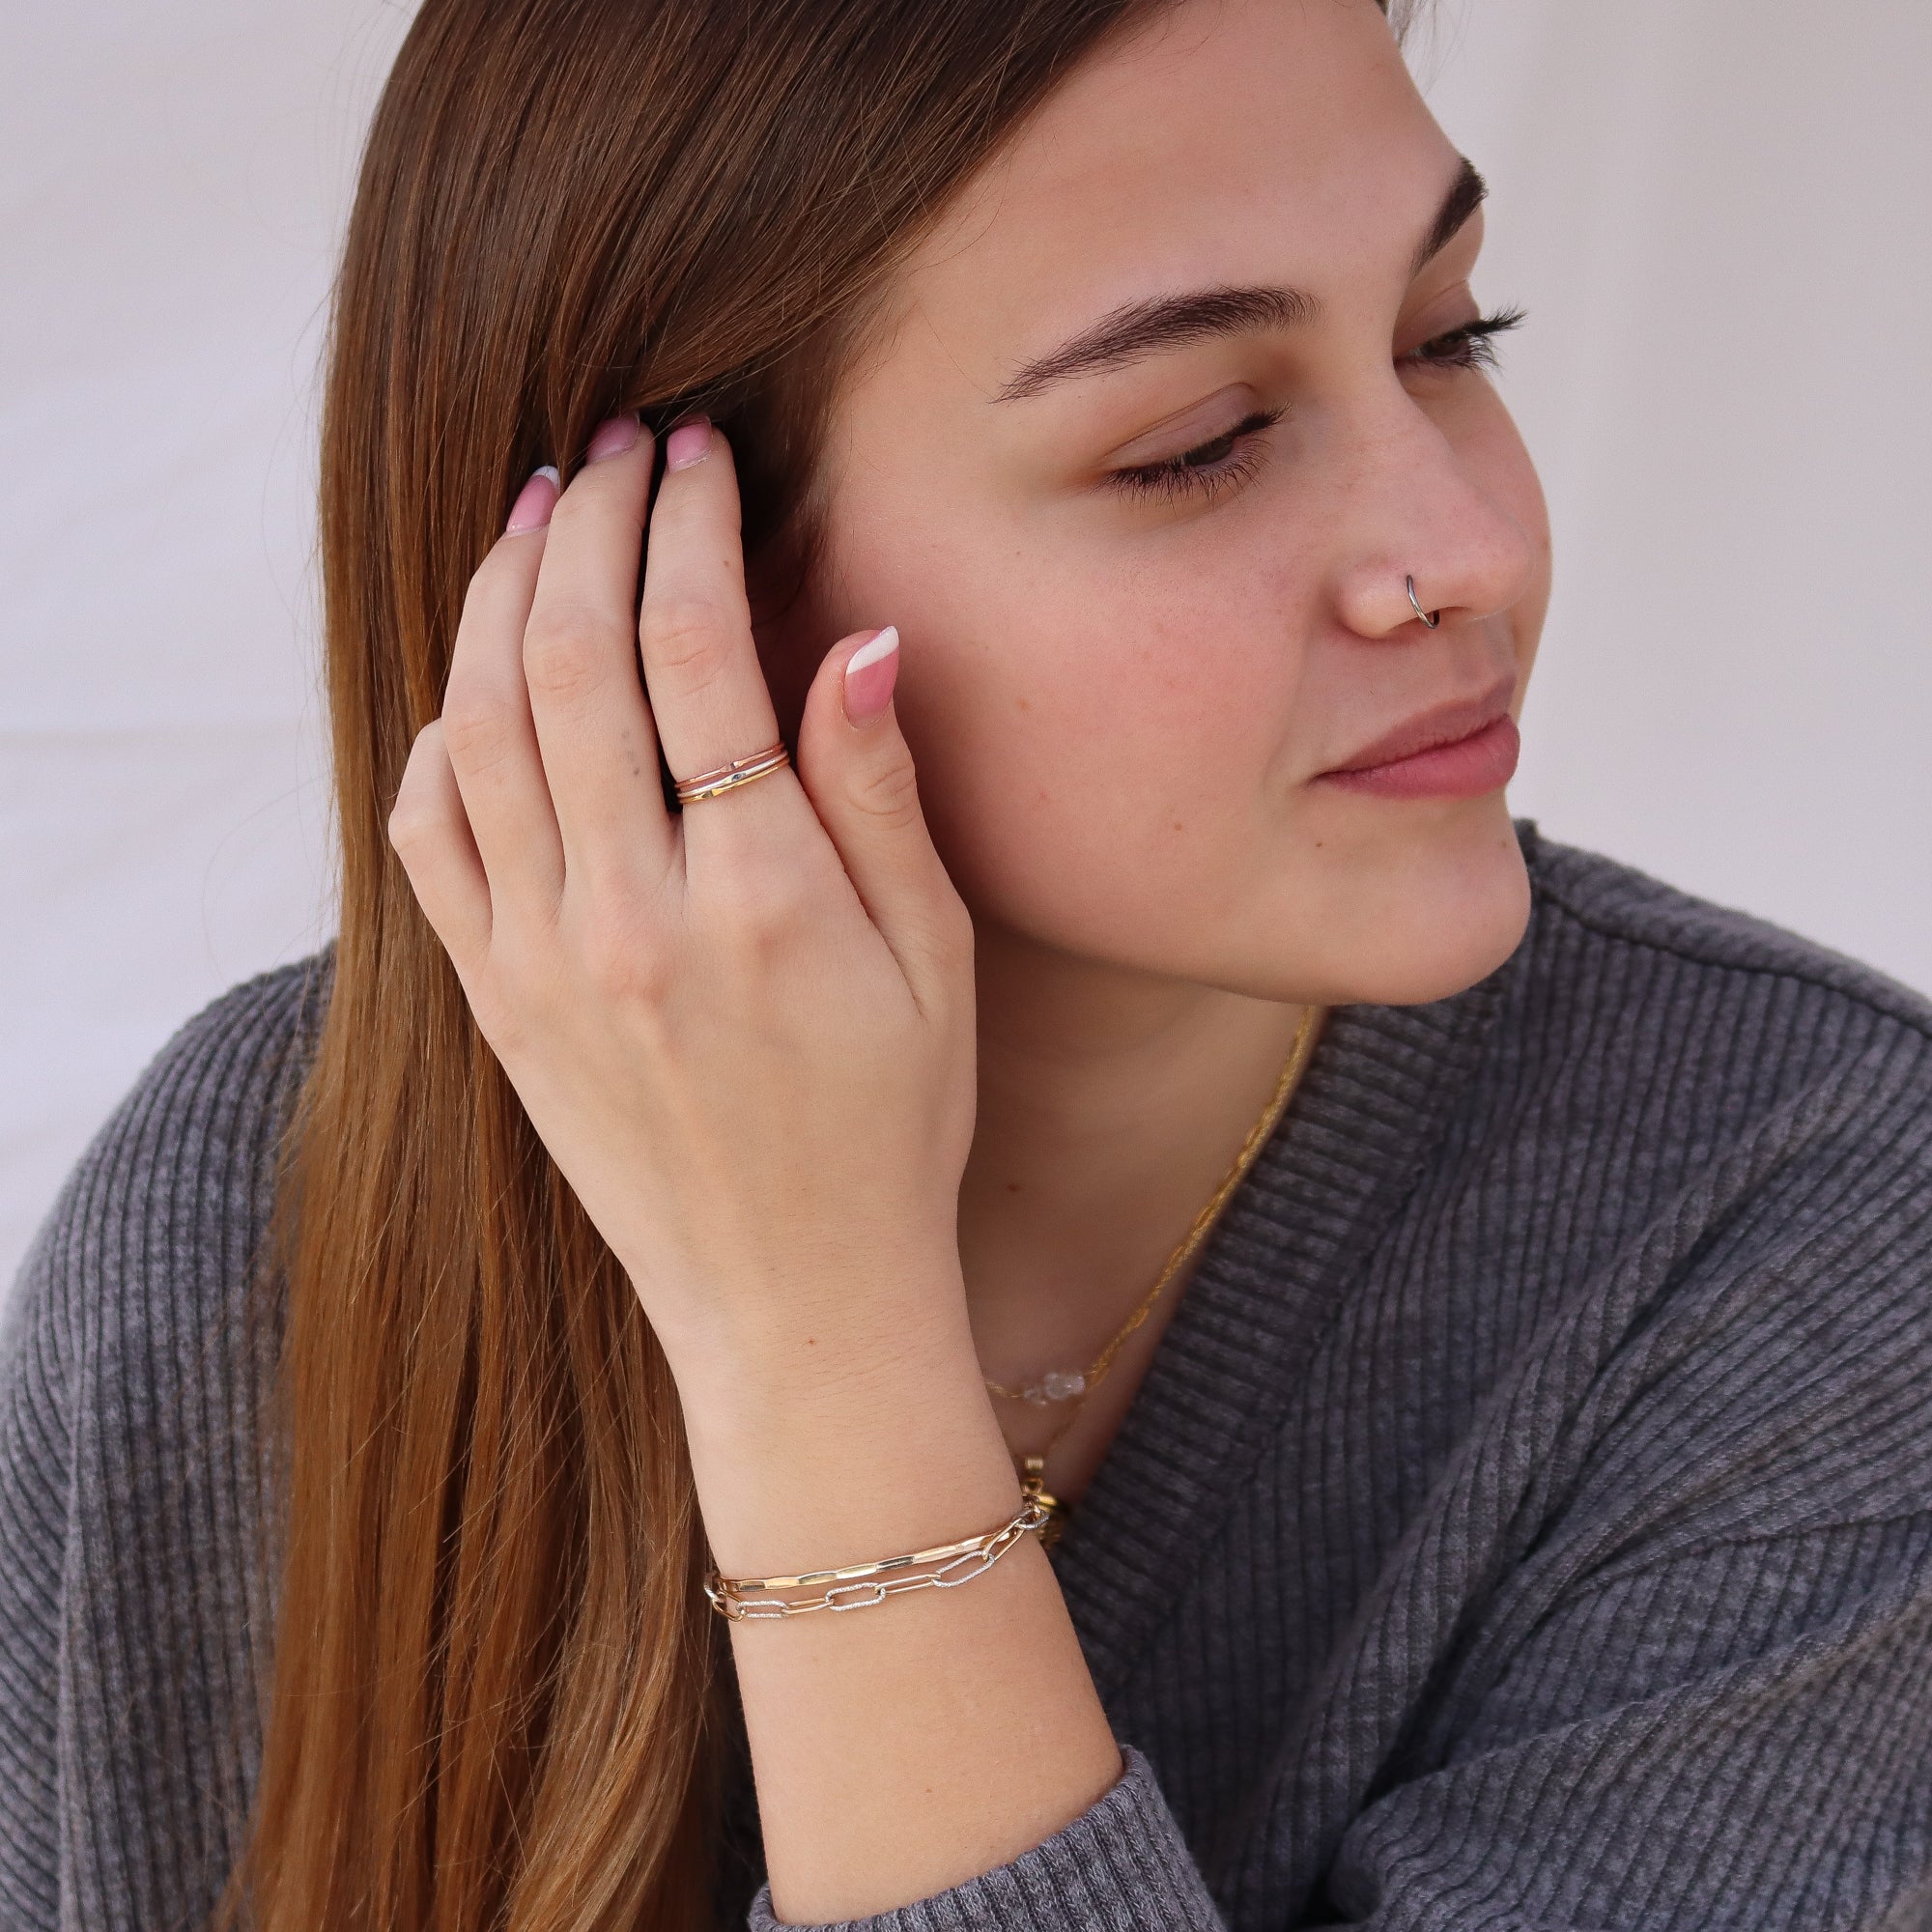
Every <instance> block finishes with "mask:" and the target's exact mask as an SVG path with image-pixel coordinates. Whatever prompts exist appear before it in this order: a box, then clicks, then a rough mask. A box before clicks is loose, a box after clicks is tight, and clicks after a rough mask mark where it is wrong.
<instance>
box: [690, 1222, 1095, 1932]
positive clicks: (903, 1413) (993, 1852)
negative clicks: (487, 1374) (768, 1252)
mask: <svg viewBox="0 0 1932 1932" xmlns="http://www.w3.org/2000/svg"><path fill="white" fill-rule="evenodd" d="M929 1265H930V1270H931V1273H932V1275H933V1279H932V1281H931V1283H930V1286H929V1291H928V1292H927V1293H923V1294H920V1295H917V1296H915V1297H914V1298H913V1302H912V1303H911V1304H910V1307H916V1308H918V1309H919V1310H920V1313H919V1315H918V1316H917V1317H915V1316H914V1315H913V1314H912V1313H910V1312H909V1313H908V1317H907V1320H906V1321H904V1322H903V1323H895V1324H893V1326H894V1328H895V1331H896V1332H895V1333H892V1334H889V1335H886V1336H884V1337H881V1336H879V1335H878V1333H877V1330H876V1326H875V1327H874V1330H873V1332H872V1333H871V1334H870V1335H869V1336H868V1337H867V1339H866V1340H865V1341H863V1342H859V1341H848V1340H845V1339H842V1338H840V1337H838V1336H836V1335H833V1334H830V1333H811V1334H809V1335H808V1334H800V1335H798V1336H796V1337H795V1338H794V1339H793V1340H792V1341H791V1342H789V1343H788V1344H786V1345H784V1346H783V1347H782V1348H781V1350H778V1351H776V1352H775V1354H774V1355H772V1356H771V1357H768V1358H766V1359H763V1360H760V1361H758V1362H756V1363H747V1362H744V1361H742V1360H739V1361H735V1362H732V1363H731V1364H729V1365H728V1367H725V1366H723V1365H721V1366H720V1367H719V1368H718V1370H717V1371H716V1372H715V1373H713V1372H709V1371H706V1372H698V1371H695V1370H692V1369H689V1368H687V1369H683V1370H681V1371H680V1375H679V1385H680V1388H681V1390H682V1391H683V1396H684V1406H685V1416H686V1425H687V1430H688V1432H689V1435H690V1438H691V1447H692V1458H693V1464H694V1469H695V1473H696V1484H697V1492H698V1499H699V1504H700V1507H701V1509H702V1511H703V1515H704V1522H705V1529H706V1534H707V1536H708V1538H709V1540H710V1543H711V1548H712V1552H713V1554H714V1556H715V1558H716V1560H717V1563H718V1567H719V1569H720V1570H721V1571H722V1572H723V1573H724V1574H725V1576H727V1577H745V1576H775V1575H795V1574H797V1573H799V1572H801V1571H805V1570H809V1569H820V1568H826V1567H830V1566H832V1565H836V1564H845V1563H857V1562H866V1561H870V1560H871V1559H873V1558H876V1557H882V1556H889V1555H895V1554H898V1553H900V1552H902V1551H906V1550H912V1549H919V1548H930V1547H932V1546H934V1545H936V1544H941V1543H948V1542H952V1541H955V1540H957V1539H958V1538H960V1537H964V1536H969V1535H973V1534H976V1533H977V1532H979V1531H981V1530H985V1529H991V1528H993V1527H994V1526H996V1525H997V1524H999V1523H1001V1522H1003V1521H1005V1520H1008V1519H1009V1517H1010V1516H1011V1515H1012V1513H1013V1511H1014V1510H1015V1509H1016V1508H1017V1506H1018V1504H1019V1500H1020V1492H1019V1483H1018V1479H1017V1477H1016V1475H1015V1473H1014V1470H1013V1464H1012V1461H1011V1458H1010V1457H1009V1454H1008V1452H1007V1449H1006V1445H1005V1442H1004V1440H1003V1438H1002V1436H1001V1435H1000V1431H999V1427H998V1424H997V1423H996V1422H995V1420H994V1418H993V1412H992V1407H991V1405H990V1403H989V1402H988V1400H987V1398H986V1394H985V1389H984V1385H983V1383H982V1382H981V1379H980V1370H979V1364H978V1361H977V1359H976V1357H975V1355H974V1353H973V1350H972V1344H971V1335H970V1330H969V1329H968V1327H967V1324H966V1321H965V1315H964V1307H965V1303H964V1297H963V1291H962V1290H961V1288H960V1287H959V1285H958V1282H957V1279H956V1276H957V1268H958V1263H957V1259H956V1257H948V1258H943V1259H941V1260H939V1261H936V1262H934V1263H932V1264H929ZM949 1269H950V1270H951V1271H952V1277H953V1279H952V1280H951V1281H950V1282H949V1281H948V1280H946V1279H945V1278H944V1277H945V1275H946V1272H947V1271H948V1270H949ZM902 1278H903V1277H902V1276H901V1279H902ZM821 1305H822V1304H821ZM934 1309H956V1310H957V1311H958V1313H957V1319H956V1321H954V1320H950V1319H945V1318H942V1319H940V1320H939V1321H934V1319H933V1316H932V1314H931V1311H932V1310H934ZM819 1325H820V1326H823V1324H819ZM730 1628H731V1642H732V1649H733V1655H734V1658H735V1661H736V1665H737V1671H738V1681H739V1687H740V1690H741V1693H742V1696H743V1699H744V1706H745V1717H746V1727H747V1732H748V1735H749V1738H750V1742H751V1748H752V1761H753V1774H754V1776H755V1779H756V1785H757V1799H758V1811H759V1818H760V1821H761V1826H762V1831H763V1835H764V1845H765V1857H766V1862H767V1867H768V1872H769V1876H770V1880H771V1887H772V1909H773V1911H774V1912H775V1913H776V1915H777V1916H778V1917H779V1918H781V1919H787V1920H794V1921H804V1922H810V1921H815V1920H822V1919H837V1918H858V1917H863V1916H865V1915H867V1914H870V1913H875V1912H882V1911H886V1910H888V1909H890V1908H891V1907H893V1906H896V1905H902V1904H905V1903H907V1902H908V1901H910V1900H912V1899H915V1898H923V1897H924V1896H926V1895H928V1894H929V1893H931V1892H934V1891H938V1890H941V1889H945V1888H946V1887H948V1886H952V1885H956V1884H959V1883H961V1882H962V1881H964V1880H966V1879H968V1878H971V1877H974V1876H975V1875H977V1874H979V1873H980V1872H984V1871H988V1870H990V1869H992V1868H993V1867H995V1866H997V1865H1000V1864H1003V1863H1005V1862H1006V1861H1009V1859H1012V1858H1014V1857H1016V1856H1017V1855H1018V1854H1019V1853H1020V1852H1022V1851H1024V1850H1026V1849H1027V1848H1028V1847H1030V1846H1032V1845H1035V1844H1037V1843H1038V1842H1039V1841H1040V1840H1041V1839H1043V1838H1045V1837H1048V1836H1050V1835H1051V1834H1052V1833H1054V1832H1056V1831H1058V1830H1059V1829H1060V1828H1061V1827H1062V1826H1063V1825H1065V1824H1066V1823H1067V1822H1069V1821H1070V1820H1071V1819H1072V1818H1074V1817H1076V1816H1077V1815H1078V1814H1079V1813H1080V1812H1082V1811H1083V1810H1085V1809H1086V1808H1087V1806H1088V1805H1089V1804H1092V1803H1093V1802H1094V1799H1096V1798H1097V1797H1099V1796H1100V1794H1101V1793H1102V1792H1104V1791H1105V1790H1107V1789H1108V1787H1109V1786H1110V1785H1112V1784H1113V1783H1114V1781H1115V1779H1116V1778H1117V1777H1118V1776H1119V1775H1120V1770H1121V1757H1120V1751H1119V1748H1118V1747H1117V1746H1116V1744H1115V1741H1114V1736H1113V1731H1112V1728H1111V1726H1110V1724H1109V1722H1108V1719H1107V1717H1106V1715H1105V1713H1104V1711H1103V1710H1102V1708H1101V1706H1100V1701H1099V1698H1098V1696H1097V1694H1096V1693H1095V1691H1094V1683H1093V1678H1092V1676H1091V1675H1090V1673H1089V1671H1088V1669H1087V1663H1086V1660H1085V1658H1084V1657H1083V1655H1082V1653H1081V1650H1080V1646H1079V1642H1078V1640H1077V1638H1076V1636H1075V1634H1074V1631H1073V1626H1072V1623H1071V1621H1070V1619H1069V1618H1068V1616H1067V1612H1066V1607H1065V1602H1064V1601H1063V1599H1062V1597H1061V1594H1060V1586H1059V1583H1058V1581H1057V1579H1056V1578H1055V1577H1054V1575H1053V1571H1052V1568H1051V1566H1050V1564H1049V1563H1048V1561H1047V1557H1046V1553H1045V1551H1044V1550H1043V1549H1042V1548H1041V1547H1040V1545H1039V1542H1038V1540H1037V1537H1034V1536H1031V1535H1027V1536H1022V1537H1021V1538H1020V1539H1019V1541H1018V1543H1017V1544H1016V1545H1015V1546H1014V1547H1013V1548H1010V1549H1009V1550H1008V1551H1007V1553H1006V1554H1004V1555H1003V1556H1002V1557H1001V1558H1000V1559H999V1561H998V1562H996V1563H995V1564H993V1565H992V1567H991V1568H990V1569H988V1570H987V1571H986V1572H985V1573H984V1574H983V1575H981V1576H979V1577H975V1578H973V1580H972V1581H970V1582H968V1583H965V1584H962V1585H960V1586H959V1587H957V1588H953V1589H919V1590H910V1591H905V1592H901V1593H895V1594H894V1595H892V1596H889V1597H888V1598H886V1600H885V1601H884V1602H883V1603H880V1604H877V1605H871V1606H868V1607H866V1608H860V1609H853V1610H849V1611H834V1610H829V1609H828V1610H819V1611H814V1612H812V1613H810V1614H809V1615H805V1616H795V1617H784V1618H768V1619H756V1620H744V1621H734V1622H733V1623H732V1624H731V1627H730Z"/></svg>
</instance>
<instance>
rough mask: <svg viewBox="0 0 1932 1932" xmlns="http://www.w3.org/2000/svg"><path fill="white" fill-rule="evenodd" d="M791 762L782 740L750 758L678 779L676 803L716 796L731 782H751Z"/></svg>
mask: <svg viewBox="0 0 1932 1932" xmlns="http://www.w3.org/2000/svg"><path fill="white" fill-rule="evenodd" d="M790 763H791V753H789V752H787V751H786V750H785V748H784V741H783V740H782V739H781V740H780V741H779V742H778V743H777V744H776V745H773V746H772V747H771V748H770V749H769V750H767V751H763V752H753V753H752V755H751V756H750V757H749V758H733V759H732V760H731V762H730V763H729V764H728V765H718V766H715V767H714V768H713V769H712V770H710V771H708V772H699V773H698V775H697V776H696V778H695V779H679V780H678V781H677V802H678V803H679V804H680V805H691V804H693V803H695V802H696V800H698V799H700V798H716V797H717V796H718V794H719V793H720V792H722V791H729V790H730V789H731V787H732V786H733V785H741V784H750V783H751V782H752V781H753V779H761V778H763V777H764V775H765V774H766V773H767V772H775V771H777V770H779V769H780V767H781V766H783V765H788V764H790Z"/></svg>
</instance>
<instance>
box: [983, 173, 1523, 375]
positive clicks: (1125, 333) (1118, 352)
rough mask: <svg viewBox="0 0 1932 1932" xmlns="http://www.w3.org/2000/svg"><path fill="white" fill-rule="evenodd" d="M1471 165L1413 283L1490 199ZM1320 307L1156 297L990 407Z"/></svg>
mask: <svg viewBox="0 0 1932 1932" xmlns="http://www.w3.org/2000/svg"><path fill="white" fill-rule="evenodd" d="M1489 191H1490V190H1489V185H1488V184H1487V183H1486V182H1485V181H1484V180H1483V178H1482V176H1481V175H1480V174H1478V173H1477V172H1476V168H1475V163H1474V162H1472V161H1470V160H1469V159H1467V158H1466V157H1464V158H1463V166H1462V170H1461V172H1460V173H1459V174H1458V175H1457V177H1456V180H1455V183H1454V185H1452V186H1451V187H1450V189H1449V192H1448V194H1447V195H1445V196H1444V197H1443V201H1442V206H1441V208H1440V209H1439V210H1438V211H1437V212H1436V215H1435V221H1434V222H1433V223H1432V224H1431V225H1430V229H1429V233H1428V234H1427V235H1426V236H1424V237H1423V239H1422V241H1421V242H1420V244H1419V245H1418V246H1417V248H1416V251H1415V254H1414V257H1413V259H1412V260H1411V262H1410V265H1409V279H1410V280H1411V281H1413V280H1414V279H1415V277H1416V276H1417V275H1419V274H1420V273H1421V272H1422V271H1423V270H1424V269H1426V268H1427V267H1428V266H1429V264H1430V263H1431V262H1433V261H1434V260H1435V257H1436V256H1437V255H1439V254H1440V253H1441V252H1442V251H1443V249H1444V248H1446V247H1447V246H1448V245H1449V243H1450V242H1451V241H1454V240H1455V239H1456V237H1457V236H1458V235H1460V234H1461V233H1462V232H1463V228H1464V227H1465V226H1466V225H1467V224H1468V221H1469V218H1470V217H1471V216H1472V215H1473V214H1474V213H1475V212H1476V211H1477V209H1479V208H1480V207H1481V206H1482V205H1483V202H1484V200H1485V198H1486V197H1487V196H1488V194H1489ZM1320 313H1321V302H1320V301H1318V300H1317V299H1316V298H1315V297H1314V296H1312V295H1310V294H1308V292H1307V291H1306V290H1304V289H1290V288H1281V287H1277V286H1274V285H1271V284H1267V283H1259V284H1254V285H1250V286H1244V287H1239V288H1229V287H1225V286H1224V287H1221V288H1211V289H1195V290H1192V291H1190V292H1189V293H1188V294H1186V295H1177V296H1155V297H1152V298H1150V299H1148V300H1146V301H1137V302H1128V303H1125V304H1124V305H1123V306H1122V307H1120V308H1117V309H1110V310H1109V311H1108V312H1107V313H1106V314H1105V315H1103V316H1102V317H1101V318H1100V319H1099V321H1098V322H1096V323H1094V324H1093V325H1091V327H1087V328H1084V329H1082V330H1081V331H1080V333H1079V334H1078V335H1075V336H1072V337H1069V338H1068V340H1066V341H1065V342H1063V343H1062V344H1061V345H1060V347H1059V348H1058V349H1054V350H1049V351H1048V353H1047V354H1046V355H1040V356H1037V357H1036V358H1035V359H1034V360H1033V361H1031V362H1027V363H1024V364H1022V365H1021V367H1020V368H1019V369H1017V370H1016V371H1015V372H1014V373H1013V375H1012V377H1011V379H1010V380H1009V382H1008V383H1007V384H1006V385H1005V386H1004V387H1003V388H1001V389H1000V390H998V391H997V392H996V393H995V394H994V396H993V397H992V401H994V402H996V403H1010V402H1016V401H1018V400H1019V399H1020V398H1022V397H1025V396H1037V395H1038V394H1039V392H1040V391H1041V390H1042V389H1044V388H1045V387H1046V386H1047V385H1048V384H1052V383H1061V382H1065V381H1066V380H1068V379H1069V378H1071V377H1074V376H1091V375H1094V374H1096V373H1097V372H1098V371H1100V370H1102V369H1113V368H1118V367H1120V366H1121V365H1122V364H1124V363H1128V362H1137V361H1139V360H1140V359H1141V357H1143V356H1144V355H1156V354H1158V353H1159V352H1160V351H1162V350H1166V349H1178V348H1179V347H1180V346H1181V345H1183V344H1184V343H1189V342H1204V341H1207V340H1208V339H1209V338H1211V337H1214V336H1217V335H1247V334H1253V333H1256V332H1259V331H1260V330H1263V329H1269V328H1299V327H1304V326H1305V325H1306V324H1308V323H1310V322H1312V321H1314V320H1315V318H1316V317H1317V316H1318V315H1319V314H1320Z"/></svg>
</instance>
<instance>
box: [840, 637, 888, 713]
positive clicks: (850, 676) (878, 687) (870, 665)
mask: <svg viewBox="0 0 1932 1932" xmlns="http://www.w3.org/2000/svg"><path fill="white" fill-rule="evenodd" d="M898 674H899V628H898V626H897V625H896V624H888V625H887V626H886V628H885V629H884V630H883V631H881V632H880V633H879V634H878V636H877V637H875V638H873V639H871V640H870V641H869V642H867V643H863V644H861V645H860V646H859V648H858V649H857V650H856V651H854V652H853V653H852V655H851V656H850V657H849V658H847V659H846V660H845V716H846V717H847V718H849V719H850V720H851V721H852V723H853V724H854V725H867V724H869V723H870V722H871V721H872V720H873V719H874V718H876V717H878V716H879V714H880V713H881V712H882V711H884V710H885V708H886V706H887V705H888V704H890V703H891V702H892V700H893V685H894V684H895V681H896V680H897V678H898Z"/></svg>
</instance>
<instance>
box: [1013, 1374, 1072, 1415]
mask: <svg viewBox="0 0 1932 1932" xmlns="http://www.w3.org/2000/svg"><path fill="white" fill-rule="evenodd" d="M1086 1390H1087V1378H1086V1377H1085V1376H1084V1375H1080V1374H1078V1373H1069V1372H1067V1371H1065V1370H1062V1369H1054V1370H1053V1371H1051V1372H1050V1373H1049V1374H1047V1375H1043V1376H1041V1377H1040V1378H1039V1379H1038V1380H1037V1381H1033V1382H1028V1383H1027V1384H1026V1386H1025V1387H1024V1388H1022V1389H1021V1390H1020V1400H1021V1401H1022V1402H1030V1403H1032V1404H1033V1406H1035V1407H1036V1408H1044V1407H1045V1406H1047V1404H1048V1403H1050V1402H1071V1401H1072V1400H1073V1398H1074V1397H1075V1396H1076V1395H1084V1394H1085V1393H1086Z"/></svg>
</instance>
